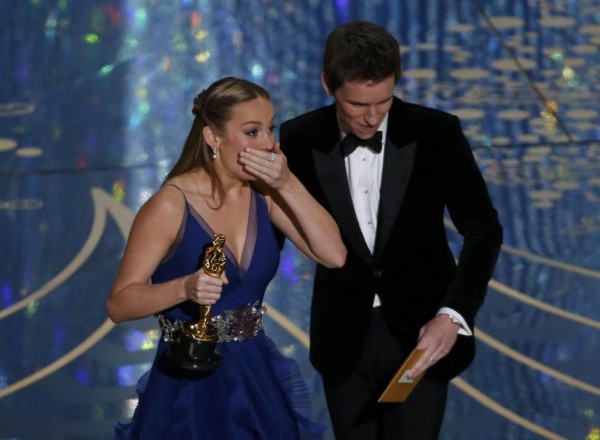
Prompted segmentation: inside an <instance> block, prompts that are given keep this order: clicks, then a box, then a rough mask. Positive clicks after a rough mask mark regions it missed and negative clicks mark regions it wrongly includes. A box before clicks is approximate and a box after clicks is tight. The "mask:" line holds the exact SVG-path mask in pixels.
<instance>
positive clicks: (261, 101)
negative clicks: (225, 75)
mask: <svg viewBox="0 0 600 440" xmlns="http://www.w3.org/2000/svg"><path fill="white" fill-rule="evenodd" d="M274 123H275V112H274V110H273V105H272V104H271V101H269V100H268V99H266V98H263V97H259V98H256V99H253V100H251V101H247V102H243V103H241V104H237V105H236V106H235V107H233V117H232V118H231V119H230V120H229V122H228V123H227V124H226V126H225V133H224V134H223V135H222V136H217V138H218V139H219V152H218V153H217V159H216V160H217V161H218V162H217V164H216V165H217V166H222V167H223V168H224V170H225V171H227V172H229V173H231V174H233V175H236V176H241V175H243V176H244V178H245V179H247V178H248V176H249V174H248V173H246V172H245V171H244V170H243V169H242V166H241V165H240V163H239V160H238V158H239V154H240V153H241V152H242V151H243V150H244V149H246V148H254V149H256V150H266V151H271V150H272V149H273V145H274V143H275V126H274ZM240 173H242V174H240Z"/></svg>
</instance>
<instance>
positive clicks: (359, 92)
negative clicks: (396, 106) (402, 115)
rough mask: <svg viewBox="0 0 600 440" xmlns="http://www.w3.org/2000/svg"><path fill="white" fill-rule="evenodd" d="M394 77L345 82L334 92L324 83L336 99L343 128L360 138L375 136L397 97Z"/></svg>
mask: <svg viewBox="0 0 600 440" xmlns="http://www.w3.org/2000/svg"><path fill="white" fill-rule="evenodd" d="M394 84H395V80H394V75H390V76H389V77H387V78H386V79H384V80H382V81H380V82H377V83H375V82H371V81H366V82H365V81H345V82H344V84H342V85H341V86H340V87H338V88H337V89H336V91H335V92H333V93H331V92H330V90H329V88H328V87H327V85H326V83H325V81H324V80H323V86H324V87H325V91H326V92H327V93H329V94H330V95H332V96H333V98H334V99H335V106H336V110H337V117H338V122H339V124H340V129H341V130H342V131H343V132H346V133H354V134H355V135H356V136H357V137H358V138H360V139H368V138H370V137H371V136H373V135H374V134H375V132H376V131H377V129H378V128H379V126H380V125H381V122H382V121H383V119H384V118H385V115H386V113H387V112H388V111H389V110H390V107H391V106H392V98H393V97H394Z"/></svg>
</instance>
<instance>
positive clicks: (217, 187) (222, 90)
mask: <svg viewBox="0 0 600 440" xmlns="http://www.w3.org/2000/svg"><path fill="white" fill-rule="evenodd" d="M260 97H262V98H266V99H268V100H269V101H270V100H271V96H270V95H269V92H267V91H266V90H265V89H264V88H262V87H261V86H259V85H257V84H255V83H253V82H250V81H247V80H245V79H239V78H233V77H226V78H222V79H220V80H218V81H215V82H214V83H212V84H211V85H210V86H209V87H208V88H207V89H205V90H203V91H202V92H200V94H198V96H196V97H195V98H194V106H193V108H192V113H193V114H194V115H195V116H196V117H195V118H194V123H193V124H192V128H191V129H190V132H189V134H188V136H187V139H186V141H185V144H184V146H183V150H182V151H181V155H180V156H179V159H178V160H177V162H176V163H175V165H173V168H171V171H170V172H169V174H167V177H166V178H165V180H164V181H163V183H164V182H166V181H167V180H169V179H172V178H173V177H176V176H179V175H181V174H184V173H187V172H188V171H191V170H193V169H196V168H198V167H200V168H202V169H204V170H205V171H206V172H207V173H208V175H209V177H210V181H211V185H212V195H213V197H214V196H215V193H217V194H218V196H219V205H221V204H222V203H223V199H224V195H225V193H224V190H223V185H222V184H221V181H220V180H219V177H218V176H217V173H216V171H215V167H214V163H213V160H212V154H213V152H212V150H211V148H210V146H209V145H208V144H207V143H206V141H205V140H204V136H203V129H204V127H205V126H209V127H210V128H211V129H212V130H213V131H214V132H216V133H218V134H220V135H224V134H225V127H226V125H227V123H228V122H229V121H230V120H231V118H232V117H233V107H235V106H236V105H238V104H241V103H243V102H247V101H251V100H253V99H256V98H260Z"/></svg>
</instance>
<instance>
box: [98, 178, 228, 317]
mask: <svg viewBox="0 0 600 440" xmlns="http://www.w3.org/2000/svg"><path fill="white" fill-rule="evenodd" d="M183 210H184V199H183V195H182V194H181V192H180V191H179V190H177V189H176V188H174V187H171V186H164V187H163V188H161V190H160V191H158V192H157V193H156V194H155V195H154V196H153V197H152V198H150V199H149V200H148V201H147V202H146V203H145V204H144V206H143V207H142V208H141V209H140V211H139V213H138V214H137V215H136V218H135V220H134V222H133V225H132V227H131V231H130V233H129V238H128V240H127V245H126V247H125V252H124V254H123V258H122V260H121V265H120V267H119V270H118V272H117V275H116V278H115V281H114V283H113V286H112V289H111V292H110V296H109V298H108V303H107V308H108V315H109V317H110V318H111V319H112V320H113V321H114V322H121V321H128V320H133V319H140V318H145V317H147V316H150V315H153V314H156V313H159V312H161V311H162V310H165V309H167V308H169V307H172V306H174V305H177V304H179V303H181V302H183V301H185V300H188V299H189V300H192V301H195V302H198V303H203V304H208V302H207V300H209V299H214V300H216V299H218V298H219V295H220V291H221V284H222V281H221V279H219V278H214V277H209V276H208V275H206V274H204V273H202V271H197V272H195V273H192V274H190V275H188V276H185V277H180V278H176V279H174V280H171V281H167V282H165V283H160V284H149V280H150V277H151V276H152V274H153V273H154V271H155V270H156V268H157V267H158V265H159V264H160V262H161V261H162V259H163V258H164V257H165V255H166V254H167V252H168V250H169V248H170V246H171V245H172V244H173V242H174V241H175V238H176V237H177V233H178V232H179V227H180V225H181V219H182V217H183Z"/></svg>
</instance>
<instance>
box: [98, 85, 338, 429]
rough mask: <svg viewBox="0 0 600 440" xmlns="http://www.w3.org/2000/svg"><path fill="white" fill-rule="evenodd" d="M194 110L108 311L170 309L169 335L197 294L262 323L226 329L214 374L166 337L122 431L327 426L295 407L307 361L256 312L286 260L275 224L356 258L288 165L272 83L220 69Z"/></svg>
mask: <svg viewBox="0 0 600 440" xmlns="http://www.w3.org/2000/svg"><path fill="white" fill-rule="evenodd" d="M193 113H194V115H195V120H194V123H193V126H192V128H191V131H190V133H189V135H188V138H187V140H186V142H185V146H184V148H183V151H182V153H181V156H180V158H179V160H178V162H177V163H176V164H175V166H174V167H173V169H172V170H171V172H170V173H169V174H168V176H167V178H166V179H165V182H164V183H163V185H162V187H161V188H160V190H159V191H158V192H157V193H156V194H154V196H153V197H151V198H150V199H149V200H148V201H147V202H146V203H145V204H144V206H143V207H142V208H141V209H140V211H139V213H138V214H137V216H136V218H135V221H134V223H133V225H132V228H131V231H130V235H129V239H128V242H127V246H126V248H125V253H124V255H123V259H122V262H121V266H120V268H119V271H118V273H117V276H116V279H115V282H114V285H113V288H112V290H111V293H110V297H109V300H108V313H109V316H110V318H111V319H112V320H113V321H114V322H117V323H118V322H122V321H127V320H133V319H139V318H144V317H147V316H150V315H155V314H160V315H161V327H162V330H163V336H164V339H168V336H169V326H172V325H174V324H175V323H177V322H178V320H179V321H183V322H190V321H197V320H198V315H199V304H200V305H210V306H211V309H212V315H213V317H215V316H217V317H219V319H225V320H227V319H229V318H227V317H228V316H234V315H235V316H237V317H238V318H239V317H241V318H242V319H241V321H244V322H250V324H249V325H251V326H252V329H251V330H252V332H251V335H250V337H248V338H237V339H238V340H229V339H231V338H228V337H227V335H225V337H221V339H220V340H219V342H218V344H217V345H218V351H219V352H220V353H221V355H222V358H221V359H222V360H221V365H220V366H219V367H218V368H216V369H215V370H213V371H211V372H209V373H206V374H198V373H196V372H187V371H186V370H184V369H182V368H181V367H179V366H177V365H175V364H174V363H173V362H172V361H171V360H170V359H167V358H166V357H165V356H164V354H165V352H166V351H167V350H168V348H169V344H168V342H166V341H164V340H163V339H161V341H160V342H159V346H158V349H157V355H156V358H155V361H154V364H153V366H152V369H151V371H150V372H149V373H148V374H147V375H145V376H144V377H143V378H142V379H141V380H140V387H138V388H144V389H143V390H142V392H141V396H140V401H139V404H138V408H137V409H136V412H135V414H134V417H133V421H132V423H130V424H127V425H119V426H117V428H116V431H117V435H118V437H120V438H136V439H137V438H142V439H165V438H177V439H183V438H185V439H200V438H202V439H228V440H229V439H236V440H243V439H256V438H261V439H268V440H272V439H286V440H289V439H294V438H299V437H300V435H302V436H306V435H312V436H313V437H320V436H321V435H322V431H323V429H322V427H321V426H320V425H317V424H315V423H313V422H311V421H309V420H308V419H307V418H306V417H305V416H303V415H302V414H301V411H300V409H299V407H297V406H296V403H297V402H296V399H295V395H294V393H293V392H292V391H293V390H298V389H300V390H302V389H303V387H302V386H300V387H298V385H301V384H303V383H302V379H301V378H300V376H299V371H298V367H297V365H296V364H295V362H293V361H292V360H290V359H286V358H284V357H283V356H282V355H281V354H280V353H279V352H278V351H277V350H276V348H275V347H274V344H273V343H272V342H271V340H270V339H269V338H268V337H267V336H266V335H265V333H264V331H263V330H262V327H261V325H262V319H260V313H256V312H257V310H259V311H260V310H261V303H262V299H263V295H264V292H265V289H266V287H267V285H268V284H269V282H270V280H271V279H272V278H273V276H274V275H275V272H276V270H277V266H278V263H279V251H278V246H277V242H276V239H275V235H274V233H273V229H272V226H271V224H274V225H275V226H276V227H277V228H278V229H280V230H281V231H282V232H283V233H284V234H285V235H286V236H287V237H288V238H289V239H290V240H291V241H292V242H293V243H294V244H295V245H296V246H297V247H298V248H299V249H300V250H301V251H302V252H303V253H304V254H306V255H307V256H308V257H309V258H311V259H313V260H314V261H316V262H319V263H320V264H323V265H325V266H327V267H332V268H334V267H341V266H342V265H343V264H344V261H345V258H346V249H345V247H344V245H343V244H342V241H341V238H340V233H339V230H338V228H337V225H336V224H335V222H334V221H333V220H332V218H331V217H330V216H329V214H327V213H326V211H325V210H324V209H323V208H322V207H321V206H320V205H319V204H318V203H317V202H316V201H315V200H314V199H313V198H312V197H311V196H310V195H309V193H308V192H307V191H306V189H305V188H304V186H302V184H301V183H300V182H299V181H298V179H297V178H296V177H295V176H294V175H293V174H292V173H291V172H290V171H289V169H288V167H287V163H286V159H285V157H284V156H283V154H281V152H280V149H279V144H277V143H275V140H274V111H273V106H272V104H271V101H270V97H269V94H268V93H267V92H266V91H265V90H264V89H263V88H261V87H259V86H257V85H256V84H253V83H251V82H248V81H245V80H242V79H236V78H224V79H221V80H219V81H217V82H215V83H213V84H212V85H211V86H210V87H209V88H208V89H206V90H204V91H203V92H202V93H200V94H199V95H198V96H197V97H196V99H195V100H194V107H193ZM216 233H221V234H223V235H224V236H225V237H226V243H225V255H226V265H225V273H224V274H223V276H222V277H214V276H210V275H208V274H206V273H205V272H204V271H203V270H202V268H201V267H200V266H201V263H202V262H201V259H202V253H203V250H204V248H206V247H207V246H208V245H210V244H211V243H212V241H213V237H214V236H215V234H216ZM148 280H151V281H152V283H151V284H150V283H148ZM257 316H258V317H257ZM254 333H257V334H256V335H255V336H252V334H254ZM221 336H222V335H221ZM240 339H241V340H240ZM292 373H295V375H294V374H292ZM145 382H147V383H145ZM301 397H304V399H308V396H307V395H306V394H305V395H304V396H301ZM307 402H308V400H307V401H306V403H307Z"/></svg>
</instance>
